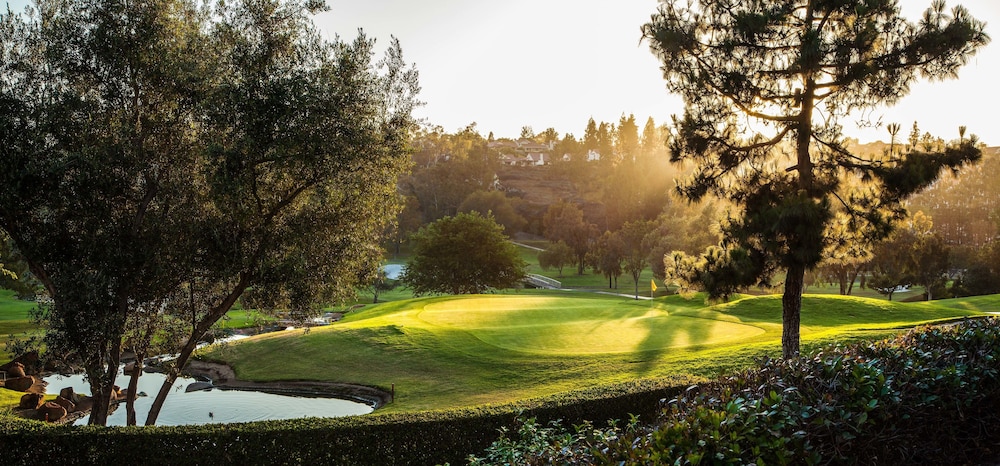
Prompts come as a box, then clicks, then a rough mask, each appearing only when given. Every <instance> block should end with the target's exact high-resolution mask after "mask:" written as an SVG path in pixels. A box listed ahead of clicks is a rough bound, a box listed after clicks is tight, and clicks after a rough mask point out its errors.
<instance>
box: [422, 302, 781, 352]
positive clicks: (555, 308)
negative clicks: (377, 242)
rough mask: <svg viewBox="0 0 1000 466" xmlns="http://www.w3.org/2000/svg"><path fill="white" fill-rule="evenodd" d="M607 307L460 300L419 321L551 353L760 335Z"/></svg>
mask: <svg viewBox="0 0 1000 466" xmlns="http://www.w3.org/2000/svg"><path fill="white" fill-rule="evenodd" d="M640 303H642V304H637V305H631V306H629V305H617V306H609V305H608V303H607V301H602V300H594V299H588V298H584V297H573V298H563V297H551V296H480V297H464V298H462V297H460V298H455V299H451V300H447V301H443V302H435V303H431V304H428V305H426V306H424V308H423V310H422V311H420V312H418V313H417V317H418V318H419V319H420V320H422V321H424V322H426V323H427V324H429V325H432V326H442V327H450V328H453V329H462V330H464V331H467V332H469V333H471V334H472V335H474V336H475V337H476V338H479V339H480V340H482V341H483V342H485V343H487V344H490V345H494V346H497V347H499V348H504V349H508V350H512V351H523V352H529V353H546V354H553V355H575V354H600V353H631V352H642V351H650V350H663V349H677V348H684V347H691V346H698V345H716V344H719V343H723V342H733V341H738V340H742V339H750V338H753V337H755V336H757V335H760V334H763V333H764V332H765V331H764V329H762V328H759V327H755V326H752V325H746V324H740V323H732V322H725V321H720V320H709V321H704V319H701V318H698V317H696V316H690V315H683V314H680V313H674V314H671V313H670V312H669V311H668V310H667V309H665V308H662V307H660V306H656V305H654V304H652V303H650V302H648V301H640Z"/></svg>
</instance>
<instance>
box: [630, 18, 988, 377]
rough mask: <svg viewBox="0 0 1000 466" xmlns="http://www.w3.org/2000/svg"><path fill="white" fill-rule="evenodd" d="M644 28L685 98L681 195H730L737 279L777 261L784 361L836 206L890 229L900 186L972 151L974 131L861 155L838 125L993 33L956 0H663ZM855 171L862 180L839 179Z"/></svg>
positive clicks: (754, 275)
mask: <svg viewBox="0 0 1000 466" xmlns="http://www.w3.org/2000/svg"><path fill="white" fill-rule="evenodd" d="M642 31H643V37H644V39H645V40H647V41H649V44H650V47H651V49H652V52H653V53H654V55H656V57H657V58H659V60H660V61H661V63H662V67H661V69H662V71H663V75H664V78H665V79H666V81H667V89H668V90H670V91H671V92H675V93H677V94H680V95H681V96H682V97H683V99H684V102H685V111H684V114H683V115H682V116H679V117H675V120H674V134H673V135H672V136H673V137H672V138H671V140H670V145H669V147H670V152H671V160H673V161H677V162H680V161H691V162H693V163H694V165H695V171H694V173H693V175H692V176H691V178H689V179H688V180H686V181H685V182H683V183H681V184H680V185H679V186H678V191H679V192H680V193H681V194H682V195H683V196H685V197H687V198H688V199H692V200H698V199H701V198H703V197H705V196H706V195H709V194H711V195H714V196H717V197H720V198H724V199H729V200H731V201H732V203H733V204H734V205H735V208H734V210H733V212H732V214H731V215H730V217H729V219H728V220H727V222H726V225H724V228H723V234H724V240H723V244H722V247H723V248H724V249H726V250H729V251H731V252H730V253H728V254H723V255H722V256H720V257H729V258H730V259H732V261H731V262H732V263H738V264H742V266H741V267H743V268H745V269H746V270H743V271H741V272H740V273H737V274H730V276H732V277H734V278H738V279H739V283H737V285H742V286H749V285H753V284H765V283H768V282H769V281H770V279H771V278H772V277H773V276H774V275H775V273H776V271H777V270H778V269H784V270H785V282H784V286H785V291H784V296H783V299H782V315H783V336H782V350H783V354H784V355H785V356H786V357H792V356H795V355H797V354H798V351H799V319H800V311H801V307H802V298H801V297H802V289H803V280H804V275H805V271H806V270H807V269H810V268H812V267H814V266H815V265H816V264H817V263H818V262H819V260H820V259H821V258H822V253H823V250H824V248H826V246H827V244H828V243H829V240H828V237H827V227H828V226H829V225H830V223H831V222H832V220H833V219H834V218H835V217H836V215H838V214H844V215H845V216H846V218H847V219H848V221H849V222H850V224H851V228H852V229H854V230H858V231H864V232H865V233H866V234H868V235H871V236H873V237H882V236H885V235H886V234H887V233H888V231H889V229H890V225H891V223H892V222H893V221H895V220H896V219H898V218H900V217H901V216H902V213H903V211H904V209H903V206H902V201H903V200H904V199H905V198H906V197H907V196H909V195H910V194H912V193H914V192H916V191H918V190H920V189H923V188H925V187H927V186H928V185H929V184H931V183H932V182H933V181H934V180H935V179H936V178H937V176H938V174H939V172H940V170H941V169H942V168H948V169H952V170H955V169H957V168H959V167H961V166H962V165H964V164H966V163H969V162H972V161H975V160H977V159H978V158H979V157H980V151H979V149H977V148H976V145H975V141H974V138H971V139H973V140H970V139H965V140H963V141H960V142H959V143H958V144H955V145H950V146H948V147H931V146H923V147H919V148H918V147H910V148H909V150H908V151H905V152H902V153H900V154H888V155H887V156H885V157H864V156H860V155H857V154H853V153H851V152H850V151H849V150H848V149H847V148H846V147H845V145H844V144H843V138H842V136H841V126H840V124H839V121H840V120H841V119H842V118H844V117H845V116H847V115H848V114H849V113H850V112H852V111H858V110H861V111H866V110H871V109H874V108H876V107H878V106H880V105H885V104H892V103H894V102H896V101H897V100H899V99H900V98H902V97H903V96H904V95H906V93H907V91H908V90H909V87H910V85H911V84H912V83H913V82H914V81H915V80H916V79H918V78H921V77H924V78H929V79H944V78H953V77H955V76H956V75H957V72H958V69H959V68H960V67H961V66H962V65H964V64H965V63H966V62H967V61H968V59H969V57H970V56H972V55H973V54H975V53H976V51H977V50H979V49H980V48H981V47H983V46H984V45H986V44H987V43H988V42H989V37H988V36H987V35H986V33H985V32H984V24H983V23H982V22H981V21H978V20H976V19H975V18H973V17H972V16H971V15H970V14H969V12H968V11H967V10H966V9H964V8H962V7H956V8H954V9H952V10H951V11H950V12H949V11H948V10H947V9H946V7H945V3H944V2H943V1H940V0H934V1H933V3H932V4H931V7H930V8H929V9H928V10H927V11H926V12H925V13H924V15H923V17H922V18H921V19H920V21H918V22H917V23H915V24H914V23H911V22H909V21H907V20H906V19H905V18H903V17H902V16H901V14H900V10H899V6H898V4H897V2H896V1H895V0H872V1H866V2H851V1H847V2H845V1H842V0H778V1H760V0H725V1H722V0H692V1H687V0H683V1H682V0H667V1H664V2H661V3H660V6H659V9H658V11H657V12H656V14H654V15H653V16H652V18H651V21H650V22H649V23H647V24H645V25H644V26H643V27H642ZM851 177H854V178H857V179H859V180H860V181H861V183H859V184H857V185H854V184H845V183H843V180H845V179H848V178H851ZM849 186H860V187H859V188H857V189H849ZM736 251H740V252H738V253H737V252H736ZM717 255H718V254H714V253H713V255H712V257H715V256H717ZM722 269H723V270H729V267H723V268H722ZM720 289H722V290H727V289H731V287H721V288H720Z"/></svg>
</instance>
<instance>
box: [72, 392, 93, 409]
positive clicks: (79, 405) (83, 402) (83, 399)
mask: <svg viewBox="0 0 1000 466" xmlns="http://www.w3.org/2000/svg"><path fill="white" fill-rule="evenodd" d="M77 400H78V401H75V403H76V410H77V411H90V409H91V408H93V407H94V400H93V399H92V398H90V397H89V396H83V395H77Z"/></svg>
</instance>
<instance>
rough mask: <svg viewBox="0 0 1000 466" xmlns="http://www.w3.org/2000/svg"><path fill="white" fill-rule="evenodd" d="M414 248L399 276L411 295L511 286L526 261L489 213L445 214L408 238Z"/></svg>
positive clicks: (517, 280) (518, 279) (520, 277)
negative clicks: (401, 274)
mask: <svg viewBox="0 0 1000 466" xmlns="http://www.w3.org/2000/svg"><path fill="white" fill-rule="evenodd" d="M411 241H412V243H413V250H412V254H411V257H410V260H409V261H408V262H407V263H406V271H405V272H404V273H403V276H402V277H401V278H400V281H401V282H402V283H403V285H405V286H406V287H408V288H410V289H411V290H413V294H414V295H417V296H419V295H423V294H428V293H447V294H472V293H483V292H486V291H489V290H496V289H504V288H515V287H517V286H518V285H519V284H520V283H521V281H522V280H524V277H525V274H526V272H525V269H526V267H527V264H526V263H525V262H524V260H523V259H521V256H520V254H518V251H517V246H514V244H513V243H511V242H510V241H509V240H508V238H507V236H506V235H504V233H503V227H501V226H500V225H499V224H497V222H496V221H494V220H493V217H491V216H485V217H484V216H482V215H480V214H479V213H478V212H469V213H461V214H458V215H456V216H454V217H444V218H442V219H440V220H437V221H435V222H434V223H431V224H429V225H427V226H425V227H423V228H421V229H420V231H418V232H417V233H415V234H414V235H413V237H412V238H411Z"/></svg>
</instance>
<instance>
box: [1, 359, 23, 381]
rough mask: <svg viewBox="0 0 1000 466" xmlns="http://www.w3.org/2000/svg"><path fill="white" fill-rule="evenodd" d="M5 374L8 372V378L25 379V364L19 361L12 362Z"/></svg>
mask: <svg viewBox="0 0 1000 466" xmlns="http://www.w3.org/2000/svg"><path fill="white" fill-rule="evenodd" d="M5 372H7V377H10V378H15V377H24V376H25V375H26V374H25V373H24V364H21V363H19V362H17V361H12V362H11V363H10V364H9V367H8V368H7V369H6V371H5Z"/></svg>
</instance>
